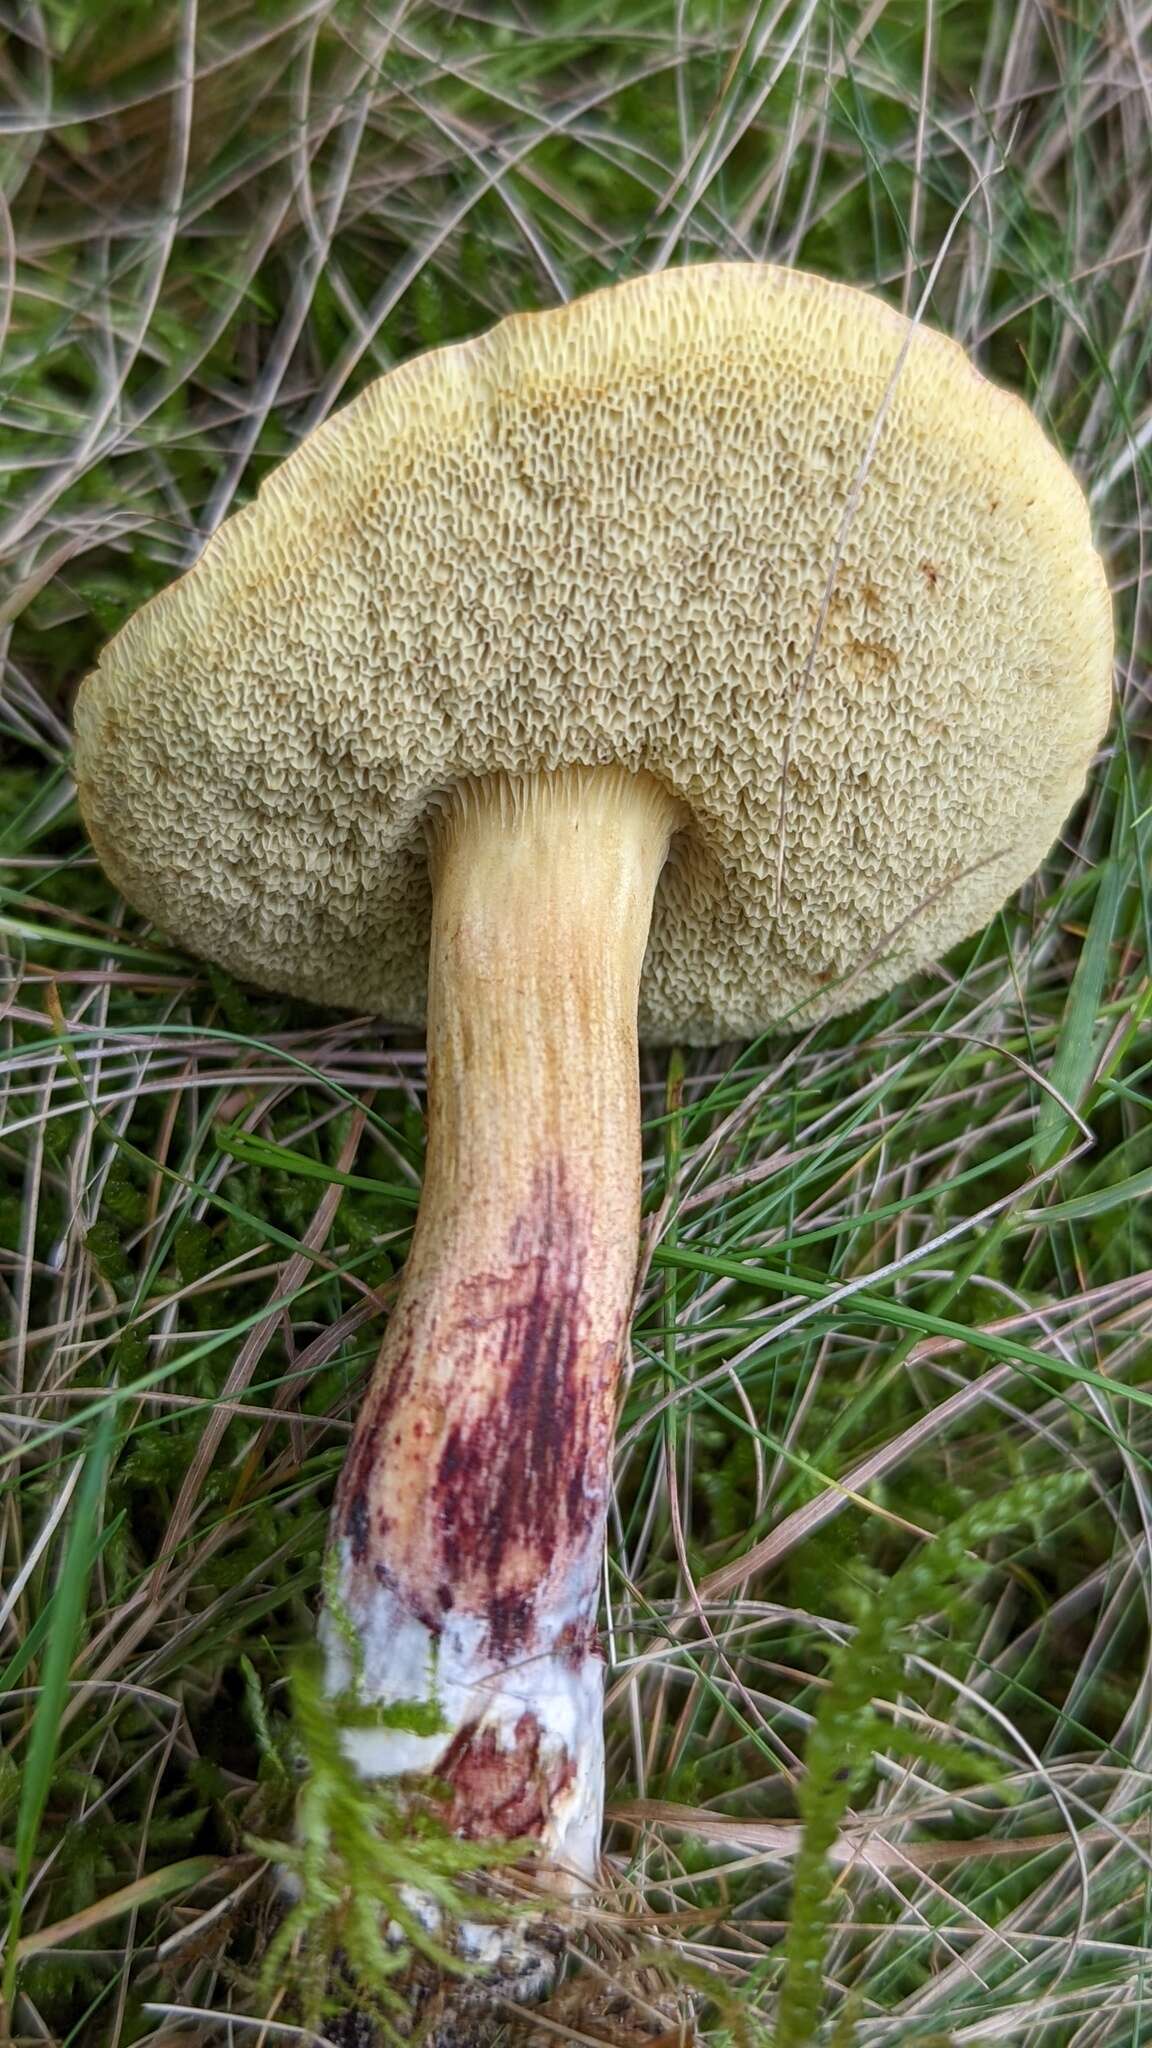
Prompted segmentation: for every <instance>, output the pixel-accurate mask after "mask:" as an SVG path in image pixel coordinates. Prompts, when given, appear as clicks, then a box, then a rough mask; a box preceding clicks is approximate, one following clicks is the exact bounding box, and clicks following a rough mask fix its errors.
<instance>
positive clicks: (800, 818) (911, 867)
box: [76, 264, 1112, 1894]
mask: <svg viewBox="0 0 1152 2048" xmlns="http://www.w3.org/2000/svg"><path fill="white" fill-rule="evenodd" d="M1111 647H1112V631H1111V616H1110V607H1109V598H1108V591H1107V586H1106V582H1105V577H1104V573H1103V570H1102V567H1101V564H1100V561H1099V560H1098V558H1097V556H1096V554H1095V553H1094V551H1093V547H1092V544H1091V539H1090V534H1089V526H1088V517H1087V512H1086V508H1085V504H1084V500H1083V497H1082V495H1081V493H1080V490H1079V488H1078V486H1077V484H1076V482H1075V480H1074V478H1073V476H1072V474H1071V472H1070V471H1069V470H1068V468H1067V467H1066V466H1065V464H1064V463H1063V461H1062V460H1061V459H1060V457H1059V456H1058V455H1057V454H1056V453H1055V452H1054V450H1053V449H1052V447H1051V446H1050V445H1049V443H1048V441H1047V440H1046V439H1045V436H1044V435H1043V433H1042V432H1041V430H1040V428H1039V427H1038V426H1037V424H1036V422H1035V420H1034V419H1033V418H1032V416H1031V414H1030V413H1029V412H1028V410H1027V409H1026V407H1025V406H1024V405H1023V404H1022V403H1021V402H1020V401H1019V400H1018V399H1017V398H1015V397H1013V396H1010V395H1009V394H1007V393H1006V392H1003V391H1001V390H999V389H997V388H996V387H995V386H994V385H992V384H990V383H988V382H986V381H985V380H984V379H983V378H982V377H981V376H980V375H978V374H977V372H976V371H975V370H974V369H973V367H972V366H971V364H970V363H969V362H968V360H967V358H966V357H965V355H964V354H963V353H962V351H961V350H960V348H958V347H957V346H956V345H955V344H954V343H953V342H951V341H949V340H947V339H945V338H944V337H943V336H942V335H940V334H937V333H934V332H931V331H929V330H928V329H926V328H924V327H922V326H917V325H914V324H912V323H909V322H908V321H906V320H905V319H903V318H902V317H900V316H899V315H898V314H896V313H895V312H893V311H892V310H891V309H890V308H889V307H887V306H886V305H884V304H882V303H881V302H879V301H878V300H877V299H875V298H872V297H870V296H868V295H866V294H864V293H862V292H859V291H855V290H852V289H849V288H847V287H845V286H842V285H837V284H831V283H827V282H825V281H824V280H822V279H820V278H817V277H811V276H806V275H802V274H798V273H795V272H789V271H783V270H778V269H774V268H769V267H762V266H754V265H729V264H715V265H706V266H702V267H699V268H692V269H684V270H679V271H674V272H666V273H664V274H662V275H659V276H654V277H649V278H640V279H637V280H636V281H634V282H631V283H627V284H622V285H619V286H616V287H614V288H612V289H608V290H603V291H598V292H595V293H593V294H591V295H590V296H588V297H585V298H583V299H580V300H578V301H576V302H575V303H574V304H571V305H568V306H565V307H562V308H560V309H558V310H554V311H549V312H544V313H539V314H530V315H522V314H517V315H515V316H513V317H512V318H510V319H506V320H504V321H502V322H501V323H500V324H499V325H498V326H497V327H495V328H494V329H493V330H492V331H491V332H490V333H488V334H486V335H484V336H483V337H481V338H480V339H478V340H475V341H472V342H469V343H467V344H464V345H462V346H452V347H448V348H443V349H439V350H437V351H435V352H433V353H431V354H427V355H424V356H421V357H420V358H418V359H416V360H413V361H411V362H407V363H405V364H403V365H402V366H401V367H400V368H398V369H395V370H393V371H391V372H390V373H389V374H388V375H387V376H384V377H382V378H381V379H380V380H379V381H378V382H377V383H375V384H373V385H371V386H370V387H369V388H368V389H367V390H365V391H364V392H363V393H362V394H361V395H360V396H359V397H358V398H357V399H355V400H354V401H353V402H352V403H351V404H350V405H349V406H348V407H347V408H346V409H345V410H344V411H343V412H341V413H340V414H338V415H337V416H336V417H334V418H333V419H331V420H330V421H329V422H328V423H327V424H326V425H324V426H322V427H320V428H318V429H317V430H316V431H315V432H314V433H312V434H311V435H310V436H309V437H308V439H307V440H306V441H305V443H304V444H303V445H302V446H301V447H300V448H299V449H298V450H297V452H296V453H295V454H293V455H292V456H291V457H290V458H289V459H288V460H287V461H286V462H285V463H284V464H283V465H282V466H281V467H280V468H279V469H277V470H276V471H275V473H274V474H273V475H272V476H271V477H270V478H269V479H268V480H267V482H266V483H265V484H264V486H263V488H262V489H261V491H260V492H259V494H258V496H257V498H256V499H255V501H254V502H253V503H252V504H250V505H248V506H246V507H245V508H244V509H243V510H241V511H239V512H237V513H236V514H235V515H234V516H233V517H232V518H230V519H229V520H228V521H227V523H226V524H225V525H224V526H223V527H222V528H221V530H220V531H219V532H218V533H217V534H215V535H214V536H213V538H212V539H211V540H210V541H209V542H208V544H207V546H206V547H205V549H204V552H203V554H202V556H201V558H200V560H199V562H198V563H197V565H196V566H195V567H194V568H193V569H192V570H191V571H190V572H189V573H188V574H187V575H186V576H185V577H183V578H182V579H181V580H180V581H179V582H178V583H176V584H175V585H174V586H173V588H171V589H170V590H168V591H166V592H164V593H163V594H162V595H161V596H159V597H157V598H155V599H154V600H153V601H152V602H151V603H149V604H147V605H145V606H144V608H143V609H142V610H141V611H140V612H139V613H138V614H137V615H136V617H134V618H133V619H132V620H130V621H129V623H128V624H127V625H126V626H125V627H124V628H123V630H122V631H121V632H120V633H119V634H118V635H117V637H116V638H115V639H114V640H113V641H112V643H111V645H110V646H109V647H108V648H107V649H106V651H105V653H104V655H103V658H102V660H101V662H100V665H99V667H98V669H97V670H96V671H95V672H94V674H93V675H92V676H90V677H89V678H88V679H87V681H86V682H85V684H84V685H83V688H82V690H81V693H80V696H79V699H78V702H77V707H76V733H77V746H76V764H77V775H78V781H79V788H80V800H81V805H82V809H83V813H84V817H85V819H86V821H87V824H88V828H89V830H90V832H91V836H92V840H93V843H94V845H95V847H96V849H97V851H98V853H99V855H100V857H101V859H102V861H103V863H104V865H105V867H106V869H107V871H108V873H109V875H110V876H111V877H112V879H113V880H114V881H115V882H116V883H117V884H118V885H119V886H120V887H121V888H122V890H123V892H124V894H125V895H126V896H127V897H128V898H129V899H130V900H131V901H132V902H133V903H134V904H135V905H136V906H137V907H138V908H139V909H140V910H141V911H143V912H144V913H146V914H147V915H148V916H149V917H150V918H152V919H153V920H154V921H155V922H156V923H157V924H158V925H161V926H162V927H164V928H165V929H166V930H167V931H169V932H171V933H172V934H173V935H174V936H175V937H176V938H178V939H179V940H181V941H182V942H183V943H184V944H185V945H186V946H188V947H190V948H191V949H192V950H193V951H194V952H196V953H199V954H202V955H204V956H206V957H207V958H210V959H213V960H216V961H220V962H222V963H223V964H224V965H225V966H226V967H227V968H229V969H231V970H232V971H233V972H234V973H236V974H238V975H241V976H243V977H245V978H246V979H248V980H249V981H252V982H255V983H257V984H259V985H261V986H264V987H266V988H270V989H277V990H284V991H288V992H290V993H292V994H295V995H299V996H304V997H308V998H311V999H313V1000H315V1001H318V1002H321V1003H332V1004H340V1005H344V1006H347V1007H349V1008H351V1009H354V1010H359V1011H372V1012H378V1013H382V1014H383V1015H385V1016H386V1017H388V1018H389V1019H391V1020H392V1021H393V1022H394V1023H397V1024H403V1025H416V1024H418V1023H421V1022H423V1021H424V1020H425V1017H426V1020H427V1042H428V1097H429V1102H428V1119H429V1121H428V1152H427V1170H426V1174H425V1179H424V1188H423V1195H422V1199H421V1206H420V1212H419V1219H418V1222H417V1226H416V1232H415V1236H414V1240H413V1244H412V1250H411V1256H410V1258H409V1261H408V1265H407V1268H406V1271H405V1274H404V1277H403V1282H402V1285H401V1289H400V1292H399V1295H398V1298H397V1301H396V1305H395V1308H394V1310H393V1313H392V1316H391V1320H390V1322H389V1326H388V1329H387V1333H386V1335H385V1338H384V1343H383V1347H382V1350H381V1353H380V1360H379V1364H378V1366H377V1368H376V1373H375V1376H374V1378H373V1381H372V1384H371V1387H370V1389H369V1392H368V1395H367V1398H366V1400H365V1402H364V1406H363V1410H362V1413H361V1415H360V1418H359V1421H358V1423H357V1426H356V1430H355V1434H354V1437H353V1440H352V1444H351V1449H350V1451H349V1454H348V1459H347V1464H346V1467H345V1470H344V1475H343V1478H342V1481H341V1484H340V1488H339V1494H338V1499H337V1503H336V1509H335V1515H334V1520H333V1524H332V1533H331V1546H332V1556H331V1559H330V1566H329V1572H328V1579H327V1583H328V1585H329V1587H330V1589H331V1590H330V1592H329V1595H328V1608H327V1612H326V1616H325V1619H324V1620H323V1622H322V1633H323V1639H324V1643H325V1649H326V1657H327V1670H328V1684H329V1687H330V1689H331V1692H332V1693H333V1695H346V1694H347V1693H348V1692H349V1691H350V1690H354V1691H355V1692H356V1693H357V1694H358V1696H359V1698H360V1699H361V1700H362V1701H365V1702H383V1703H388V1702H398V1701H421V1702H426V1703H428V1702H431V1703H434V1705H435V1706H436V1708H437V1709H438V1710H439V1717H440V1723H441V1727H440V1732H439V1733H436V1734H416V1733H413V1732H411V1729H408V1730H404V1729H401V1728H398V1727H378V1728H365V1727H364V1726H363V1725H357V1726H354V1727H349V1728H348V1730H347V1732H346V1736H345V1741H346V1745H347V1749H348V1753H349V1755H350V1756H351V1757H352V1758H353V1759H354V1761H355V1763H356V1765H357V1766H358V1768H359V1769H360V1770H361V1771H362V1772H363V1774H364V1775H365V1777H366V1778H371V1779H378V1778H382V1777H383V1778H392V1777H401V1776H403V1775H404V1774H417V1777H419V1775H420V1774H426V1775H429V1776H431V1777H433V1778H434V1779H435V1780H436V1781H438V1782H439V1783H440V1784H441V1785H442V1786H443V1787H445V1788H446V1796H447V1800H448V1811H449V1814H450V1820H451V1824H452V1826H453V1827H454V1828H455V1829H456V1830H457V1831H458V1832H459V1833H461V1834H462V1835H465V1836H470V1837H476V1838H482V1837H488V1836H491V1837H509V1838H513V1837H533V1838H535V1839H536V1840H537V1842H538V1843H539V1845H540V1851H541V1857H540V1861H541V1864H542V1866H543V1868H544V1871H545V1874H546V1876H547V1878H548V1880H549V1882H550V1883H551V1884H552V1885H553V1886H554V1887H555V1888H556V1889H557V1890H558V1891H561V1892H563V1891H565V1890H567V1891H568V1892H570V1893H576V1894H579V1893H580V1892H582V1891H586V1890H587V1889H588V1888H589V1887H591V1886H592V1885H593V1884H594V1882H595V1879H596V1874H597V1859H598V1853H599V1839H600V1830H601V1813H602V1780H603V1751H602V1740H601V1726H600V1723H601V1703H602V1691H603V1668H604V1667H603V1663H602V1658H601V1652H600V1649H599V1647H598V1643H597V1632H596V1612H597V1598H598V1586H599V1578H600V1567H601V1553H602V1545H603V1539H604V1529H605V1516H606V1510H607V1505H608V1494H609V1481H610V1460H611V1447H612V1428H613V1408H614V1403H615V1400H616V1394H617V1383H618V1374H619V1367H620V1359H621V1351H622V1347H623V1345H624V1342H625V1338H626V1332H627V1325H628V1315H629V1308H630V1302H631V1295H632V1289H633V1284H634V1272H635V1259H636V1239H637V1228H638V1220H639V1208H640V1122H639V1086H638V1064H637V1030H638V1023H639V1032H640V1036H641V1037H643V1038H644V1039H646V1040H648V1041H651V1042H653V1043H670V1042H678V1043H681V1044H689V1045H703V1044H709V1043H714V1042H716V1041H719V1040H723V1039H733V1038H744V1037H747V1036H749V1035H751V1034H757V1033H760V1032H763V1031H765V1030H767V1029H770V1028H773V1027H779V1026H792V1025H795V1024H796V1023H799V1022H803V1023H805V1024H810V1023H813V1022H816V1021H817V1020H819V1019H821V1018H826V1017H829V1016H832V1015H834V1014H835V1013H836V1012H838V1011H841V1010H844V1009H846V1008H848V1007H849V1006H851V1005H854V1004H858V1003H860V1002H861V1001H862V1000H863V999H865V998H867V997H869V996H873V995H875V994H876V993H878V992H879V991H882V990H885V989H887V988H889V987H890V986H892V984H894V983H895V982H896V981H898V980H900V979H902V978H903V977H904V976H906V975H908V974H909V973H910V972H912V971H913V970H914V969H917V968H919V967H921V966H922V965H924V964H925V963H926V962H928V961H931V960H934V959H935V958H936V957H937V956H939V955H940V954H941V953H943V952H944V951H945V950H946V949H947V948H949V947H950V946H952V945H953V943H954V942H956V941H958V940H960V939H962V938H964V937H965V936H966V935H968V934H970V933H972V932H974V931H976V930H977V929H978V928H979V927H980V926H982V925H983V924H984V923H985V922H986V921H987V919H988V918H989V916H990V915H991V914H992V912H993V911H995V910H996V908H997V907H998V906H999V905H1000V904H1001V903H1002V902H1003V901H1004V899H1005V897H1006V896H1007V895H1008V894H1009V893H1010V892H1011V891H1013V890H1014V889H1016V888H1017V887H1018V885H1019V884H1020V883H1021V882H1023V881H1024V879H1025V878H1026V877H1027V876H1028V875H1030V874H1031V873H1032V871H1033V870H1034V868H1035V867H1036V865H1037V863H1038V862H1039V861H1040V860H1041V858H1042V857H1043V856H1044V854H1045V853H1046V851H1047V850H1048V848H1049V847H1050V845H1051V843H1052V841H1053V839H1054V838H1055V836H1056V833H1057V831H1058V830H1059V827H1060V825H1061V823H1062V822H1063V820H1064V819H1065V817H1066V816H1067V814H1068V812H1069V810H1070V808H1071V806H1072V805H1073V803H1074V801H1075V800H1076V798H1077V796H1078V795H1079V794H1080V792H1081V790H1082V788H1083V785H1084V781H1085V776H1086V772H1087V768H1088V764H1089V762H1090V759H1091V757H1092V754H1093V750H1094V749H1095V747H1096V745H1097V743H1098V742H1099V740H1100V738H1101V735H1102V733H1103V731H1104V728H1105V724H1106V721H1107V718H1108V711H1109V695H1110V674H1111ZM360 1719H361V1722H362V1720H363V1717H360Z"/></svg>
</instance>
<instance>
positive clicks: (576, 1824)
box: [323, 768, 676, 1893]
mask: <svg viewBox="0 0 1152 2048" xmlns="http://www.w3.org/2000/svg"><path fill="white" fill-rule="evenodd" d="M675 824H676V809H675V806H674V804H673V802H672V800H671V799H670V798H669V797H668V796H666V794H665V793H664V791H663V790H662V789H661V788H660V787H659V785H658V784H657V783H655V782H654V781H653V780H652V779H651V778H650V777H648V776H646V775H638V776H634V775H628V774H625V773H624V772H622V771H621V770H619V769H616V768H605V769H577V770H571V769H569V770H565V771H562V772H559V773H556V774H551V775H538V776H532V777H529V778H523V779H516V780H513V779H510V778H504V777H493V778H488V779H485V780H484V781H482V782H476V783H471V784H468V785H466V786H464V787H462V788H460V789H458V790H457V791H456V792H455V793H454V794H453V795H452V797H451V798H450V799H449V800H448V802H447V803H446V804H445V806H444V807H443V809H442V810H441V811H440V812H439V813H438V814H437V818H436V821H435V825H434V828H433V835H432V837H433V845H432V877H433V895H434V909H433V923H432V951H431V966H430V983H429V1005H428V1096H429V1103H428V1120H429V1121H428V1156H427V1169H426V1174H425V1180H424V1190H423V1195H422V1198H421V1204H420V1214H419V1218H418V1221H417V1225H416V1231H415V1236H414V1239H413V1244H412V1251H411V1255H410V1257H409V1260H408V1264H407V1267H406V1269H405V1273H404V1277H403V1281H402V1284H401V1289H400V1293H399V1296H398V1299H397V1302H396V1306H395V1309H394V1311H393V1314H392V1317H391V1320H390V1323H389V1327H388V1332H387V1335H386V1337H385V1340H384V1344H383V1348H382V1350H381V1353H380V1359H379V1363H378V1365H377V1368H376V1373H375V1377H374V1379H373V1382H372V1386H371V1389H370V1392H369V1394H368V1398H367V1401H366V1403H365V1406H364V1410H363V1413H362V1415H361V1417H360V1420H359V1423H358V1425H357V1428H356V1432H355V1435H354V1437H353V1440H352V1445H351V1449H350V1452H349V1455H348V1460H347V1464H346V1466H345V1470H344V1476H343V1479H342V1481H341V1486H340V1491H339V1497H338V1501H337V1507H336V1516H335V1522H334V1527H333V1536H332V1542H333V1546H334V1551H335V1557H334V1561H333V1564H332V1565H331V1566H330V1571H329V1587H330V1596H329V1611H328V1613H327V1614H326V1616H325V1621H324V1625H323V1633H324V1639H325V1645H326V1651H327V1660H328V1679H327V1682H328V1685H329V1688H330V1689H331V1690H332V1691H333V1692H343V1691H345V1690H347V1689H348V1688H354V1689H355V1690H356V1691H357V1692H358V1694H359V1697H360V1699H361V1700H362V1701H373V1702H389V1703H391V1702H400V1701H420V1702H428V1703H434V1704H435V1706H436V1707H437V1708H438V1710H439V1714H440V1717H441V1722H442V1729H441V1732H440V1733H438V1734H435V1735H417V1734H414V1733H411V1732H408V1731H405V1730H402V1729H399V1728H387V1729H385V1728H373V1729H365V1728H363V1727H359V1728H349V1729H348V1730H347V1731H346V1734H345V1738H344V1739H345V1743H346V1747H347V1750H348V1754H349V1756H350V1757H351V1758H352V1760H353V1761H354V1763H355V1764H356V1766H357V1768H358V1769H359V1770H360V1771H362V1772H363V1774H364V1775H365V1776H366V1777H370V1778H381V1777H395V1776H397V1775H400V1774H404V1773H421V1774H431V1775H432V1776H434V1777H435V1779H437V1780H438V1781H439V1782H440V1783H441V1784H442V1785H445V1786H447V1787H448V1789H449V1794H450V1804H449V1809H448V1810H449V1815H450V1820H451V1825H452V1826H453V1828H454V1829H455V1830H456V1832H457V1833H459V1834H461V1835H464V1836H469V1837H472V1838H485V1837H492V1838H496V1837H503V1838H515V1837H533V1838H535V1839H536V1840H538V1841H539V1843H540V1847H541V1852H542V1853H541V1864H542V1874H543V1875H544V1876H545V1880H546V1882H548V1883H549V1885H550V1886H551V1888H552V1889H554V1890H556V1891H558V1892H560V1893H564V1892H568V1893H576V1892H579V1891H580V1890H582V1889H584V1888H585V1887H587V1886H588V1885H589V1884H590V1883H592V1882H594V1880H595V1874H596V1869H597V1859H598V1854H599V1838H600V1827H601V1815H602V1802H603V1745H602V1735H601V1725H600V1723H601V1709H602V1696H603V1663H602V1659H601V1655H600V1651H599V1648H598V1644H597V1637H596V1608H597V1599H598V1590H599V1577H600V1563H601V1554H602V1544H603V1535H604V1522H605V1515H606V1511H607V1503H608V1491H609V1478H610V1460H611V1446H612V1429H613V1420H614V1407H615V1398H616V1388H617V1379H618V1373H619V1365H620V1356H621V1350H622V1346H623V1343H624V1339H625V1334H626V1329H627V1321H628V1311H629V1305H630V1301H631V1295H632V1288H633V1284H634V1278H635V1265H636V1238H637V1226H638V1221H639V1207H640V1124H639V1081H638V1071H637V1043H636V1005H637V991H638V986H639V979H640V968H641V963H642V960H643V957H644V949H645V944H646V941H647V936H648V927H649V922H650V919H651V913H652V901H653V894H654V891H655V887H656V882H657V878H658V876H659V873H660V869H661V867H662V865H663V862H664V859H665V856H666V854H667V850H668V844H669V839H670V836H671V833H672V831H673V829H674V827H675ZM333 1594H334V1596H335V1597H333Z"/></svg>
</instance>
